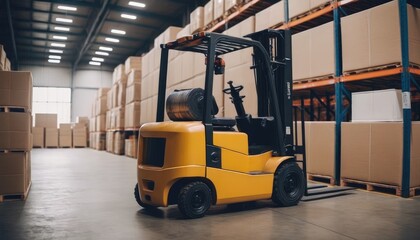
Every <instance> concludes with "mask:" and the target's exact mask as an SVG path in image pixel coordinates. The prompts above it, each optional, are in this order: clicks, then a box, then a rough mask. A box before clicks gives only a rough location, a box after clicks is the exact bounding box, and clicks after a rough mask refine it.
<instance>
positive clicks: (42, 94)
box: [32, 87, 71, 124]
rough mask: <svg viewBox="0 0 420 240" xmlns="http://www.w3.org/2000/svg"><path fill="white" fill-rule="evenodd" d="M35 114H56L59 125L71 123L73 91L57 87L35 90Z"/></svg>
mask: <svg viewBox="0 0 420 240" xmlns="http://www.w3.org/2000/svg"><path fill="white" fill-rule="evenodd" d="M32 101H33V106H32V108H33V113H34V114H35V113H56V114H57V115H58V123H59V124H60V123H69V122H70V111H71V89H70V88H55V87H34V88H33V99H32Z"/></svg>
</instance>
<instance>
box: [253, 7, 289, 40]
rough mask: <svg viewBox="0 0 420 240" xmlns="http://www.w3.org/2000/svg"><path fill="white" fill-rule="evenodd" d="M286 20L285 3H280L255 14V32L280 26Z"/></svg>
mask: <svg viewBox="0 0 420 240" xmlns="http://www.w3.org/2000/svg"><path fill="white" fill-rule="evenodd" d="M284 20H285V19H284V2H283V1H280V2H278V3H275V4H273V5H271V6H270V7H268V8H266V9H264V10H262V11H261V12H259V13H257V14H255V31H257V32H258V31H261V30H264V29H267V28H270V27H273V26H276V25H280V24H281V23H283V22H284Z"/></svg>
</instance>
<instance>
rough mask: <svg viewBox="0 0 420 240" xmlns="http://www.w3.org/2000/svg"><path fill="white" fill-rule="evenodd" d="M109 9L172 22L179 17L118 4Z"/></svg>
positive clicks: (176, 20)
mask: <svg viewBox="0 0 420 240" xmlns="http://www.w3.org/2000/svg"><path fill="white" fill-rule="evenodd" d="M110 9H111V10H112V11H117V12H124V13H128V14H133V15H140V16H142V17H146V18H152V19H156V20H159V21H166V22H174V23H176V22H178V21H179V19H177V18H175V17H172V16H167V15H162V14H157V13H152V12H147V11H143V10H138V9H133V8H126V7H121V6H118V5H116V4H113V5H111V6H110Z"/></svg>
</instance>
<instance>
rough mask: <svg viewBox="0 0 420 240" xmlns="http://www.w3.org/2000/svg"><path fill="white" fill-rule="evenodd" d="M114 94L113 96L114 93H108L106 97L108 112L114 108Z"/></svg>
mask: <svg viewBox="0 0 420 240" xmlns="http://www.w3.org/2000/svg"><path fill="white" fill-rule="evenodd" d="M112 94H113V91H112V90H111V91H109V92H108V93H107V96H106V108H107V109H108V110H109V109H112V108H113V105H112V101H113V100H114V99H113V96H112ZM95 113H96V111H95Z"/></svg>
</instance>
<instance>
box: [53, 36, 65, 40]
mask: <svg viewBox="0 0 420 240" xmlns="http://www.w3.org/2000/svg"><path fill="white" fill-rule="evenodd" d="M53 39H58V40H67V37H64V36H56V35H54V36H53Z"/></svg>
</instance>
